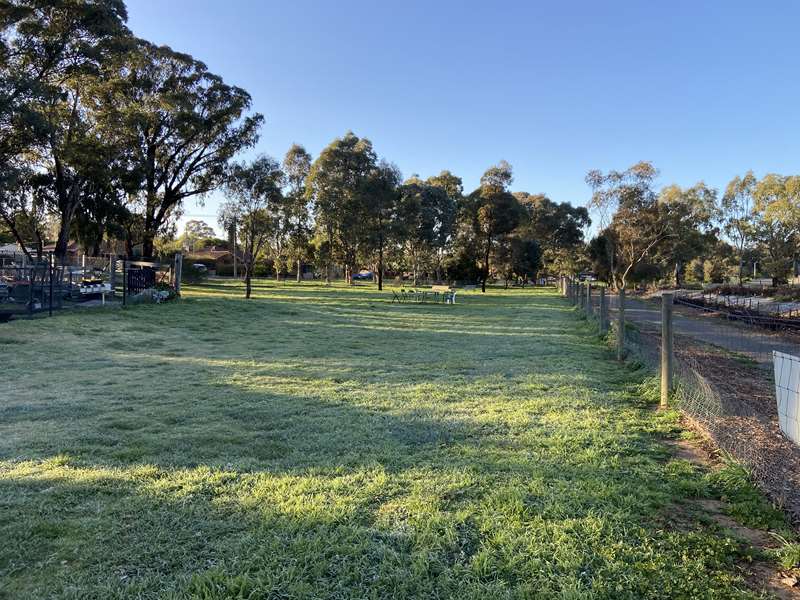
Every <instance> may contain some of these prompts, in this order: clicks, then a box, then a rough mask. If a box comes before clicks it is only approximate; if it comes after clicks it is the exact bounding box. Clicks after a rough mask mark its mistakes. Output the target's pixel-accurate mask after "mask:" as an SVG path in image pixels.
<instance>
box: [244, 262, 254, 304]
mask: <svg viewBox="0 0 800 600" xmlns="http://www.w3.org/2000/svg"><path fill="white" fill-rule="evenodd" d="M250 281H251V269H250V267H247V268H245V271H244V297H245V299H247V300H249V299H250V292H251V290H252V286H251V284H250Z"/></svg>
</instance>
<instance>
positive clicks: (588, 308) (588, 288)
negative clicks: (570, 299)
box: [586, 281, 594, 317]
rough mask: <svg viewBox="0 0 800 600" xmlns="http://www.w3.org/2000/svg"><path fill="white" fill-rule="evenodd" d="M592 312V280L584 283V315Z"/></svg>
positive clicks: (589, 314)
mask: <svg viewBox="0 0 800 600" xmlns="http://www.w3.org/2000/svg"><path fill="white" fill-rule="evenodd" d="M592 313H594V308H593V307H592V282H591V281H588V282H587V283H586V316H587V317H591V316H592Z"/></svg>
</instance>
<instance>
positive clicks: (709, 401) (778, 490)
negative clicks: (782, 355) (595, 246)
mask: <svg viewBox="0 0 800 600" xmlns="http://www.w3.org/2000/svg"><path fill="white" fill-rule="evenodd" d="M581 294H582V297H581ZM565 295H566V296H567V297H568V298H569V299H570V300H571V301H572V303H573V304H575V305H576V306H577V307H578V310H581V311H583V313H584V314H587V318H588V319H589V320H590V322H592V323H599V322H600V319H599V316H598V314H597V312H598V311H597V310H594V312H593V313H588V311H587V310H586V308H587V295H586V287H585V285H584V286H583V287H582V288H581V289H580V291H578V292H577V293H576V291H575V290H569V289H568V290H567V291H566V294H565ZM588 297H589V298H591V299H592V304H593V305H594V308H595V309H596V308H597V307H598V303H597V302H596V299H595V298H596V296H595V295H594V294H593V295H591V296H588ZM607 299H608V302H607V306H608V319H607V320H608V322H609V324H610V331H609V336H608V339H609V342H610V343H614V344H616V341H617V340H618V338H619V336H620V335H623V336H624V337H623V340H624V353H625V358H626V360H628V361H632V362H634V363H638V364H640V365H641V366H642V368H643V369H645V370H646V371H648V372H650V373H652V374H653V375H656V376H658V375H659V374H660V365H661V307H660V305H659V306H657V307H656V309H654V310H652V309H651V310H649V311H647V314H646V315H642V314H637V312H636V311H637V308H638V305H637V303H636V299H633V298H626V300H625V303H624V304H625V310H624V314H625V325H624V330H623V332H622V334H621V332H620V327H619V323H618V318H617V317H618V310H619V298H618V296H617V295H616V294H609V295H608V298H607ZM704 319H707V321H706V322H704V324H703V326H702V328H701V327H699V326H697V327H695V330H692V328H691V327H684V328H683V329H680V328H679V327H676V328H675V329H674V334H673V345H674V363H673V383H674V392H673V394H672V396H671V399H670V402H671V404H672V406H673V407H675V408H678V409H679V410H681V412H682V413H683V414H684V415H685V416H687V417H688V418H689V419H690V420H691V421H692V422H693V423H694V424H695V426H697V427H698V428H699V429H701V430H702V431H704V432H705V433H706V435H707V436H708V437H709V438H710V439H711V440H712V441H713V442H714V443H715V444H716V446H717V447H718V448H719V449H721V450H722V451H723V452H724V453H727V454H729V455H730V456H732V457H733V458H734V459H736V460H737V461H738V462H740V463H741V464H743V465H744V466H746V467H747V468H748V470H749V471H750V472H751V474H752V476H753V478H754V480H755V481H756V482H757V483H758V484H759V485H760V486H761V487H762V489H763V490H764V491H765V492H766V493H767V494H768V496H769V497H770V498H771V499H772V500H773V501H774V502H775V503H776V504H778V505H779V506H781V507H782V508H784V509H785V510H786V511H787V513H788V514H789V515H790V517H791V518H792V520H793V521H794V523H795V524H796V525H797V524H800V447H799V446H798V445H797V444H796V443H795V442H793V441H792V440H790V439H789V438H787V436H786V435H785V434H784V433H783V432H782V431H781V428H780V422H779V416H778V403H777V401H776V394H775V381H776V379H773V371H772V350H779V351H782V352H783V351H786V350H789V353H791V354H794V355H797V354H798V345H797V342H796V341H795V339H794V338H788V339H787V338H783V337H781V336H780V335H779V334H777V333H776V332H773V331H767V330H765V329H763V328H760V327H758V326H752V327H753V329H752V331H748V330H747V329H744V330H741V329H739V328H740V327H741V328H745V327H746V325H745V324H742V323H737V324H735V327H731V324H730V323H728V322H726V320H725V319H720V318H719V317H716V316H712V317H709V316H705V317H704ZM754 338H755V339H758V340H759V345H754V343H753V342H752V340H753V339H754ZM712 342H716V343H712ZM770 346H772V348H771V349H769V350H767V348H769V347H770ZM776 346H777V347H776ZM767 356H768V357H769V360H767V359H766V357H767ZM778 375H780V373H777V374H776V378H778ZM784 381H785V387H786V388H787V389H790V388H800V381H794V380H791V381H790V380H788V379H787V377H784ZM797 392H798V389H794V393H797ZM794 418H795V419H797V418H798V415H794ZM798 433H800V426H799V427H798Z"/></svg>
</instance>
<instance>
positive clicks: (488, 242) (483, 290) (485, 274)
mask: <svg viewBox="0 0 800 600" xmlns="http://www.w3.org/2000/svg"><path fill="white" fill-rule="evenodd" d="M491 248H492V238H487V240H486V251H485V252H484V253H483V281H482V282H481V293H486V280H487V279H489V252H490V250H491Z"/></svg>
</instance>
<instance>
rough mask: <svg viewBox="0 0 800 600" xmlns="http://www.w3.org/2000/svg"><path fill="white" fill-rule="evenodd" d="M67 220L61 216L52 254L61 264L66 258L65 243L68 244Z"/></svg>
mask: <svg viewBox="0 0 800 600" xmlns="http://www.w3.org/2000/svg"><path fill="white" fill-rule="evenodd" d="M69 225H70V223H69V220H68V219H66V218H64V217H63V216H62V218H61V226H60V227H59V228H58V239H57V240H56V247H55V251H54V252H53V254H55V257H56V258H57V259H58V260H59V262H60V263H61V264H62V265H63V264H64V263H65V262H66V258H67V245H68V244H69Z"/></svg>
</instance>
